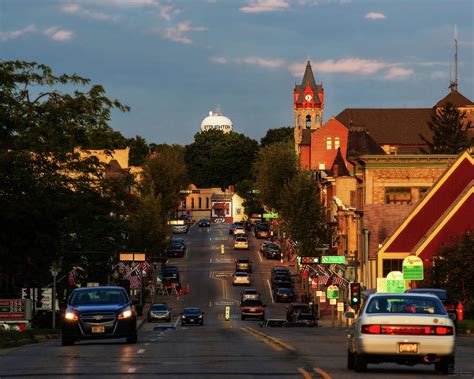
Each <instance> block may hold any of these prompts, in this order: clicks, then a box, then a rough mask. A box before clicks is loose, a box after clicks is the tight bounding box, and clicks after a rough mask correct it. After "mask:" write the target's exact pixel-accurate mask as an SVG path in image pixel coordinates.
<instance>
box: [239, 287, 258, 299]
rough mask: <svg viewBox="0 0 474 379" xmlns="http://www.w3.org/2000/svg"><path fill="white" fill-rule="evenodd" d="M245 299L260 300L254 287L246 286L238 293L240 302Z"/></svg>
mask: <svg viewBox="0 0 474 379" xmlns="http://www.w3.org/2000/svg"><path fill="white" fill-rule="evenodd" d="M245 300H260V293H259V292H258V291H257V290H256V289H255V288H246V289H244V290H243V291H242V292H241V293H240V302H242V301H245Z"/></svg>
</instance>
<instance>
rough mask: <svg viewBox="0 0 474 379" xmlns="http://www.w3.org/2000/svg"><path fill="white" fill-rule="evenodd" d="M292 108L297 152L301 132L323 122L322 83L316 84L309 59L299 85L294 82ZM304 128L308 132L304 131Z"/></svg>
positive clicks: (314, 127) (301, 136)
mask: <svg viewBox="0 0 474 379" xmlns="http://www.w3.org/2000/svg"><path fill="white" fill-rule="evenodd" d="M293 108H294V111H295V148H296V153H297V154H299V153H300V144H301V142H302V139H303V133H310V132H311V130H316V129H319V128H320V127H321V125H322V124H323V111H324V89H323V84H322V83H321V84H316V81H315V80H314V75H313V70H312V69H311V63H310V61H309V60H308V63H306V69H305V71H304V75H303V81H302V82H301V85H298V84H295V88H294V90H293ZM305 130H308V132H304V131H305Z"/></svg>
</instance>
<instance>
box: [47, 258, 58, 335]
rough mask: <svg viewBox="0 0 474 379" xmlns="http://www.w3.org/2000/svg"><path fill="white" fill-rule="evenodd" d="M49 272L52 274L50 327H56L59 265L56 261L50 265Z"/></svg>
mask: <svg viewBox="0 0 474 379" xmlns="http://www.w3.org/2000/svg"><path fill="white" fill-rule="evenodd" d="M49 271H50V272H51V275H53V291H52V294H51V309H52V313H53V315H52V322H51V324H52V328H53V329H56V277H57V276H58V274H59V267H58V264H57V263H56V262H54V263H53V264H52V265H51V268H50V270H49Z"/></svg>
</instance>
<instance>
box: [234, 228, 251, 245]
mask: <svg viewBox="0 0 474 379" xmlns="http://www.w3.org/2000/svg"><path fill="white" fill-rule="evenodd" d="M236 230H238V229H236ZM235 236H236V237H235V239H234V250H238V249H243V250H248V249H249V239H248V238H247V237H237V234H236V235H235Z"/></svg>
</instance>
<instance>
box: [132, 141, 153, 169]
mask: <svg viewBox="0 0 474 379" xmlns="http://www.w3.org/2000/svg"><path fill="white" fill-rule="evenodd" d="M127 145H128V146H129V147H130V158H129V165H130V166H141V165H143V163H144V162H145V159H146V158H147V157H148V154H150V146H149V145H148V144H147V142H146V140H145V138H143V137H140V136H136V137H135V138H129V139H128V140H127Z"/></svg>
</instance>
